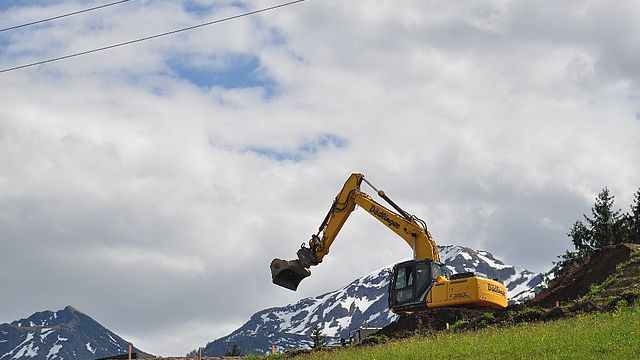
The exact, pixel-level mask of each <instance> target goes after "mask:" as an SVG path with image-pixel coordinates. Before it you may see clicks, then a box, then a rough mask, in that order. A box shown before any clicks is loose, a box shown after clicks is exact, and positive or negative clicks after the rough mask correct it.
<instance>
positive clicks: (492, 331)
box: [274, 306, 640, 360]
mask: <svg viewBox="0 0 640 360" xmlns="http://www.w3.org/2000/svg"><path fill="white" fill-rule="evenodd" d="M638 354H640V307H638V306H634V307H626V306H621V307H620V309H619V310H617V311H614V312H609V313H596V314H591V315H587V316H579V317H576V318H570V319H563V320H559V321H554V322H548V323H536V324H527V323H523V324H519V325H515V326H511V327H502V328H494V327H489V328H486V329H483V330H479V331H475V332H462V333H455V332H448V333H443V334H441V335H438V336H436V337H429V338H419V337H414V338H410V339H405V340H398V341H390V342H388V343H386V344H384V345H379V346H371V347H352V348H347V349H339V350H334V351H324V352H319V353H313V354H310V355H303V356H299V357H296V358H295V359H299V360H342V359H349V360H352V359H355V360H359V359H363V360H364V359H367V360H374V359H384V360H387V359H389V360H394V359H398V360H408V359H432V358H441V359H492V360H493V359H635V358H637V356H638ZM274 358H275V357H274Z"/></svg>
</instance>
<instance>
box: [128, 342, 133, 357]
mask: <svg viewBox="0 0 640 360" xmlns="http://www.w3.org/2000/svg"><path fill="white" fill-rule="evenodd" d="M132 347H133V345H131V343H129V357H128V359H129V360H131V348H132Z"/></svg>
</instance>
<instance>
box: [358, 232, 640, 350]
mask: <svg viewBox="0 0 640 360" xmlns="http://www.w3.org/2000/svg"><path fill="white" fill-rule="evenodd" d="M636 251H640V244H619V245H615V246H612V247H608V248H605V249H602V250H600V251H598V252H596V253H595V254H593V255H592V256H591V258H590V259H588V260H587V262H586V263H585V264H583V265H580V266H576V267H574V268H572V269H570V270H569V271H567V272H566V273H565V274H564V275H562V276H561V277H560V278H558V279H556V281H554V282H553V285H552V286H551V287H550V288H548V289H545V290H544V291H542V292H540V293H539V294H538V295H537V296H536V297H535V298H534V299H532V300H530V301H529V302H527V303H526V304H519V305H511V306H509V307H508V308H507V309H503V310H488V309H464V308H437V309H431V310H428V311H424V312H419V313H413V314H407V315H402V316H400V318H399V319H398V321H396V322H394V323H392V324H389V325H387V326H386V327H384V328H383V329H382V330H380V331H379V332H378V333H377V334H376V335H383V336H386V337H389V338H402V337H407V336H413V335H421V336H428V335H433V334H435V333H437V332H440V331H443V330H445V329H447V327H448V326H451V325H453V324H455V323H456V322H458V326H459V328H460V329H477V328H482V327H486V326H488V325H493V324H515V323H520V322H532V321H549V320H555V319H560V318H565V317H571V316H576V315H578V314H584V313H589V312H595V311H609V310H614V309H616V307H617V306H618V305H619V301H620V300H626V301H627V303H637V302H639V301H640V295H639V294H640V257H639V256H633V257H632V253H633V252H636ZM620 263H625V267H624V271H623V272H622V274H621V275H619V277H618V278H617V279H616V281H615V282H613V283H612V284H610V285H608V286H607V287H606V288H605V289H604V290H603V293H602V294H600V295H601V297H600V299H606V300H605V301H604V302H603V301H602V300H601V301H589V300H581V301H574V300H576V299H578V298H580V297H582V296H583V295H585V294H587V292H589V289H590V287H591V285H594V284H600V283H602V282H603V281H605V280H606V279H607V278H609V276H611V275H612V274H614V273H615V272H616V266H617V265H618V264H620ZM556 305H560V306H556ZM447 324H448V325H447ZM375 342H376V340H375V338H374V339H373V340H370V341H369V343H375Z"/></svg>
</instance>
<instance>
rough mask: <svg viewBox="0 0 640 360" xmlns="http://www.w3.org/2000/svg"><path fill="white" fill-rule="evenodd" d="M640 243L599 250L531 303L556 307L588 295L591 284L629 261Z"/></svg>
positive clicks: (602, 279)
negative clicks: (561, 303)
mask: <svg viewBox="0 0 640 360" xmlns="http://www.w3.org/2000/svg"><path fill="white" fill-rule="evenodd" d="M638 250H640V245H639V244H618V245H614V246H610V247H607V248H603V249H600V250H597V251H596V252H595V253H594V254H593V255H592V256H591V257H590V258H589V259H588V260H587V262H586V263H585V264H583V265H579V266H575V267H573V268H571V269H569V270H568V271H567V272H566V273H565V274H564V275H562V276H561V277H560V278H558V279H556V280H555V281H554V283H553V285H552V287H550V288H548V289H545V290H543V291H541V292H540V293H539V294H538V295H537V296H536V297H535V298H534V299H532V300H530V301H529V302H528V305H532V306H553V305H554V304H555V303H556V301H559V302H563V301H567V300H574V299H577V298H579V297H581V296H583V295H585V294H586V293H587V292H588V291H589V288H590V287H591V285H593V284H599V283H601V282H603V281H604V280H606V279H607V278H608V277H609V276H610V275H612V274H613V273H614V272H615V271H616V266H617V265H618V264H619V263H622V262H625V261H628V260H629V259H630V257H631V253H632V252H634V251H638Z"/></svg>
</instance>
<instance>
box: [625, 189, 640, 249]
mask: <svg viewBox="0 0 640 360" xmlns="http://www.w3.org/2000/svg"><path fill="white" fill-rule="evenodd" d="M626 219H627V241H628V242H631V243H636V244H640V188H639V189H638V192H636V193H635V196H634V199H633V204H631V212H630V213H628V214H627V216H626Z"/></svg>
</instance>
